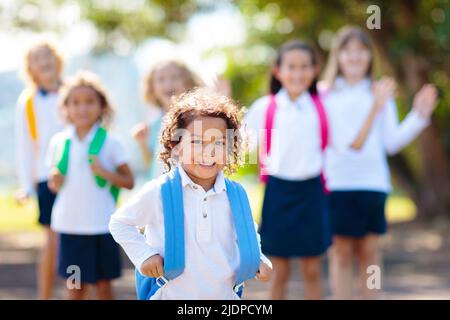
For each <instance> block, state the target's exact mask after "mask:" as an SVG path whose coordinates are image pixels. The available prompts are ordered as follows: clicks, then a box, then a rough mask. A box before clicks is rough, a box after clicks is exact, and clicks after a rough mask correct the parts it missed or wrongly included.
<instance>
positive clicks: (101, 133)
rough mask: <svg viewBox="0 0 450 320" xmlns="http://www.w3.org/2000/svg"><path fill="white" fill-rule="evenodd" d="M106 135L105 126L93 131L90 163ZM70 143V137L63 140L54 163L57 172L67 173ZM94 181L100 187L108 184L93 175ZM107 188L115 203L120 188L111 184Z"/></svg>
mask: <svg viewBox="0 0 450 320" xmlns="http://www.w3.org/2000/svg"><path fill="white" fill-rule="evenodd" d="M106 136H107V132H106V129H105V128H102V127H99V128H98V129H97V131H96V132H95V135H94V138H93V139H92V141H91V144H90V145H89V151H88V155H89V163H92V156H97V155H98V154H99V153H100V150H101V149H102V147H103V144H104V143H105V140H106ZM70 144H71V140H70V138H67V139H66V140H65V141H64V146H63V148H62V152H61V155H60V158H59V161H58V163H57V164H56V167H57V168H58V170H59V172H60V173H61V174H62V175H63V176H66V175H67V171H68V169H69V153H70ZM95 181H96V183H97V185H98V186H99V187H100V188H105V187H106V186H107V185H108V181H106V179H104V178H102V177H99V176H95ZM109 190H110V192H111V195H112V197H113V198H114V201H115V202H116V203H117V200H118V199H119V193H120V189H119V187H117V186H115V185H111V186H110V187H109Z"/></svg>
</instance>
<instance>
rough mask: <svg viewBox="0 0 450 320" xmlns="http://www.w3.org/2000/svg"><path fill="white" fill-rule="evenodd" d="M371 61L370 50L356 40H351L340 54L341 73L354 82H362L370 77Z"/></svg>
mask: <svg viewBox="0 0 450 320" xmlns="http://www.w3.org/2000/svg"><path fill="white" fill-rule="evenodd" d="M371 61H372V54H371V52H370V50H369V49H368V48H367V46H365V45H364V44H363V43H362V42H361V41H360V40H358V39H356V38H352V39H349V40H348V41H347V43H346V44H345V45H344V46H343V47H342V48H341V49H340V50H339V53H338V65H339V70H340V73H341V74H342V76H343V77H344V78H345V79H347V80H350V81H352V82H355V81H359V80H362V79H363V78H364V77H366V76H367V75H368V73H369V69H370V64H371Z"/></svg>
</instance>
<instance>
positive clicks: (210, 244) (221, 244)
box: [110, 166, 270, 300]
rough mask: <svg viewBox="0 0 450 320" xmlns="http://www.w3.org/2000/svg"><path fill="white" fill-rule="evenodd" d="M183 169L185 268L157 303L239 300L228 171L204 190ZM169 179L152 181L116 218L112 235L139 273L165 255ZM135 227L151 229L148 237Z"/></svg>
mask: <svg viewBox="0 0 450 320" xmlns="http://www.w3.org/2000/svg"><path fill="white" fill-rule="evenodd" d="M178 168H179V170H180V175H181V183H182V190H183V205H184V215H185V248H186V249H185V250H186V251H185V259H186V260H185V269H184V272H183V273H182V274H181V275H180V276H178V277H177V278H176V279H174V280H171V281H169V282H168V283H167V284H166V285H165V286H164V287H163V288H162V289H160V290H158V292H157V293H156V294H155V295H154V296H153V297H152V299H155V300H157V299H163V300H167V299H169V300H170V299H226V300H230V299H239V297H238V296H237V295H236V294H235V292H234V291H233V286H234V284H235V283H234V281H235V274H236V271H237V269H238V267H239V260H240V259H239V249H238V246H237V242H236V240H237V236H236V231H235V228H234V224H233V220H232V213H231V208H230V204H229V201H228V196H227V193H226V186H225V181H224V176H223V172H220V173H219V175H218V176H217V178H216V181H215V184H214V187H213V188H212V189H211V190H209V191H207V192H205V191H204V190H203V188H202V187H201V186H199V185H197V184H195V183H194V182H193V181H192V180H191V179H190V178H189V177H188V175H187V174H186V172H185V171H184V170H183V168H182V167H181V166H178ZM165 177H166V175H162V176H160V177H159V178H158V179H155V180H152V181H151V182H149V183H147V184H146V185H145V186H144V187H143V189H142V190H141V191H140V192H139V193H138V194H137V195H135V196H134V197H133V198H132V199H131V200H130V201H129V202H127V203H126V204H125V205H124V206H123V207H121V208H120V209H119V210H118V211H117V212H116V213H114V215H113V216H112V218H111V223H110V230H111V234H112V235H113V237H114V238H115V240H116V241H117V242H118V243H120V244H121V245H122V247H123V248H124V249H125V252H126V253H127V254H128V256H129V257H130V259H131V261H132V262H133V263H134V265H135V266H136V268H138V269H140V268H141V265H142V263H143V262H144V261H145V260H147V259H148V258H149V257H150V256H152V255H154V254H159V255H161V256H162V257H164V239H165V238H164V220H163V208H162V198H161V186H162V184H163V183H164V181H165ZM136 226H140V227H143V226H145V227H146V232H145V236H144V235H142V234H140V233H139V232H138V231H137V229H136ZM262 259H263V260H264V261H267V259H264V258H262ZM269 264H270V262H269Z"/></svg>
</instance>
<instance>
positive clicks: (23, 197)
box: [14, 189, 30, 206]
mask: <svg viewBox="0 0 450 320" xmlns="http://www.w3.org/2000/svg"><path fill="white" fill-rule="evenodd" d="M14 196H15V198H16V203H17V204H18V205H19V206H23V205H24V204H25V203H27V201H28V200H29V199H30V195H29V194H27V193H26V192H25V191H24V190H22V189H20V190H17V192H16V193H15V195H14Z"/></svg>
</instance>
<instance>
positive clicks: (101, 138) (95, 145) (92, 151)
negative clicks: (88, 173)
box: [88, 127, 108, 188]
mask: <svg viewBox="0 0 450 320" xmlns="http://www.w3.org/2000/svg"><path fill="white" fill-rule="evenodd" d="M106 135H107V133H106V130H105V129H104V128H102V127H98V129H97V131H96V132H95V135H94V138H93V139H92V141H91V144H90V145H89V151H88V155H89V163H92V156H98V154H99V153H100V150H102V147H103V145H104V144H105V141H106ZM95 181H96V182H97V185H98V186H99V187H100V188H104V187H106V184H107V183H108V182H107V181H106V179H103V178H102V177H99V176H95Z"/></svg>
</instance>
